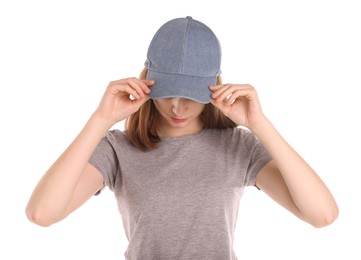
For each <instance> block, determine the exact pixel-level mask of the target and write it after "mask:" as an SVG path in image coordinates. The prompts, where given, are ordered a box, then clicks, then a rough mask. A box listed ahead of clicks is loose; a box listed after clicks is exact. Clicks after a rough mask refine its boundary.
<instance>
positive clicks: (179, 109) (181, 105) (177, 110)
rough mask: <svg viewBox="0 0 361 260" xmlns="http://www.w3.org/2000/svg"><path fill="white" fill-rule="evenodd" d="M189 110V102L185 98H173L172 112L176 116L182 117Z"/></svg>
mask: <svg viewBox="0 0 361 260" xmlns="http://www.w3.org/2000/svg"><path fill="white" fill-rule="evenodd" d="M186 110H187V102H186V100H185V99H184V98H172V112H173V114H175V115H176V116H180V115H182V114H183V113H184V112H185V111H186Z"/></svg>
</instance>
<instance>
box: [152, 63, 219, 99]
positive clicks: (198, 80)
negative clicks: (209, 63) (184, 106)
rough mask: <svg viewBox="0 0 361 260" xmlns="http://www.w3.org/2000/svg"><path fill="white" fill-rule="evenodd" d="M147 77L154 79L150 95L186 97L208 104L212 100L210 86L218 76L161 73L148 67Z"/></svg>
mask: <svg viewBox="0 0 361 260" xmlns="http://www.w3.org/2000/svg"><path fill="white" fill-rule="evenodd" d="M147 79H150V80H154V81H155V83H154V85H153V86H151V88H150V90H151V93H150V94H149V96H150V97H151V98H152V99H159V98H186V99H191V100H193V101H196V102H199V103H203V104H207V103H210V102H211V94H212V91H210V89H209V86H211V85H215V84H216V81H217V77H216V76H215V77H199V76H191V75H184V74H170V73H161V72H156V71H153V70H149V69H148V73H147Z"/></svg>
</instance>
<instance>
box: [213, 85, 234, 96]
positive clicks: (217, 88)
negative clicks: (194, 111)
mask: <svg viewBox="0 0 361 260" xmlns="http://www.w3.org/2000/svg"><path fill="white" fill-rule="evenodd" d="M229 86H230V85H229V84H225V85H215V86H210V87H209V89H210V90H211V91H213V93H212V98H214V99H216V98H217V97H218V96H219V95H221V94H222V93H223V92H224V91H225V90H226V89H227V88H228V87H229Z"/></svg>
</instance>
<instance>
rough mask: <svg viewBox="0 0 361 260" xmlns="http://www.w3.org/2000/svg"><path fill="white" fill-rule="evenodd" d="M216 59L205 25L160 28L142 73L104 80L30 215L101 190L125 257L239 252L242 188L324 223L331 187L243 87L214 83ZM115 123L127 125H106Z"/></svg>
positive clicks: (332, 209) (62, 211)
mask: <svg viewBox="0 0 361 260" xmlns="http://www.w3.org/2000/svg"><path fill="white" fill-rule="evenodd" d="M220 63H221V49H220V45H219V41H218V39H217V37H216V36H215V35H214V33H213V32H212V30H211V29H210V28H208V27H207V26H206V25H204V24H203V23H201V22H199V21H196V20H193V19H192V18H191V17H186V18H177V19H173V20H171V21H169V22H167V23H165V24H164V25H163V26H162V27H161V28H160V29H159V30H158V31H157V33H156V34H155V35H154V38H153V40H152V42H151V44H150V46H149V49H148V53H147V60H146V62H145V66H146V68H145V69H144V70H143V72H142V74H141V76H140V77H139V79H138V78H127V79H121V80H117V81H113V82H111V83H110V84H109V86H108V87H107V89H106V91H105V93H104V95H103V98H102V100H101V102H100V104H99V106H98V108H97V109H96V110H95V112H94V113H93V114H92V115H91V117H90V119H89V120H88V122H87V124H86V125H85V126H84V128H83V130H82V131H81V132H80V134H79V135H78V136H77V137H76V138H75V140H74V141H73V142H72V143H71V145H70V146H69V147H68V148H67V149H66V150H65V151H64V153H63V154H62V155H61V156H60V157H59V159H58V160H57V161H56V162H55V163H54V164H53V165H52V166H51V167H50V169H49V170H48V171H47V172H46V174H45V175H44V176H43V177H42V179H41V180H40V181H39V183H38V185H37V186H36V188H35V190H34V192H33V194H32V196H31V198H30V200H29V203H28V205H27V208H26V214H27V216H28V218H29V219H30V220H31V221H32V222H34V223H36V224H38V225H41V226H49V225H51V224H53V223H56V222H58V221H60V220H62V219H63V218H65V217H66V216H68V215H69V214H70V213H71V212H73V211H74V210H75V209H77V208H78V207H79V206H80V205H82V204H83V203H84V202H85V201H87V200H88V199H89V198H90V197H91V196H93V195H94V194H97V193H99V192H100V191H101V189H102V188H103V187H104V186H108V187H109V188H110V189H111V190H112V191H113V192H114V194H115V196H116V200H117V203H118V207H119V211H120V213H121V216H122V219H123V224H124V228H125V232H126V235H127V237H128V240H129V245H128V248H127V251H126V252H125V257H126V259H237V258H236V256H235V254H234V251H233V245H232V242H233V236H234V229H235V224H236V218H237V212H238V205H239V200H240V198H241V196H242V193H243V191H244V188H245V187H246V186H252V185H253V186H256V187H257V188H258V189H260V190H263V191H264V192H265V193H266V194H268V195H269V196H270V197H271V198H273V199H274V200H275V201H276V202H278V203H279V204H280V205H282V206H283V207H285V208H286V209H287V210H289V211H290V212H292V213H293V214H294V215H295V216H297V217H298V218H300V219H301V220H303V221H306V222H308V223H310V224H311V225H313V226H315V227H323V226H326V225H329V224H330V223H332V222H333V221H334V220H335V219H336V218H337V215H338V208H337V205H336V202H335V200H334V199H333V197H332V195H331V193H330V192H329V190H328V188H327V187H326V186H325V184H324V183H323V182H322V180H321V179H320V178H319V177H318V175H317V174H316V173H315V172H314V171H313V169H312V168H311V167H310V166H309V165H308V164H307V163H306V162H305V161H304V160H303V159H302V158H301V157H300V156H299V155H298V154H297V153H296V151H294V149H293V148H292V147H291V146H290V145H289V144H288V143H287V142H286V141H285V140H284V139H283V138H282V136H281V135H280V134H279V133H278V131H277V130H276V128H275V127H274V126H273V125H272V123H271V122H270V121H269V120H268V119H267V117H266V116H265V114H264V113H263V111H262V109H261V106H260V103H259V99H258V97H257V92H256V90H255V89H254V88H253V87H252V86H251V85H248V84H222V83H221V78H220ZM122 120H127V122H126V130H125V131H119V130H112V131H109V129H110V128H111V127H112V126H113V125H114V124H115V123H117V122H119V121H122ZM237 126H243V127H244V128H243V127H242V128H241V127H237Z"/></svg>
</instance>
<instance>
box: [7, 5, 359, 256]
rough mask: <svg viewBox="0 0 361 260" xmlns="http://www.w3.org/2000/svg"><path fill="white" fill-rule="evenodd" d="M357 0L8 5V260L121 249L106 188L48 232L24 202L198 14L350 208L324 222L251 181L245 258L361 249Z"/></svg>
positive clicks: (241, 238) (244, 212)
mask: <svg viewBox="0 0 361 260" xmlns="http://www.w3.org/2000/svg"><path fill="white" fill-rule="evenodd" d="M357 2H358V1H356V0H355V1H350V0H343V1H341V0H339V1H332V0H329V1H317V0H313V1H311V0H307V1H305V0H304V1H287V0H284V1H281V0H274V1H267V0H264V1H257V0H249V1H209V0H208V1H194V0H193V1H190V0H182V1H158V0H153V1H135V0H133V1H85V0H84V1H70V0H66V1H65V0H63V1H45V0H44V1H39V0H34V1H25V0H23V1H16V0H14V1H1V3H0V122H1V127H0V131H1V134H0V152H1V156H0V159H1V189H0V191H1V196H0V205H1V214H0V218H1V221H0V238H1V241H2V242H1V246H0V248H1V249H0V259H53V260H55V259H123V258H124V257H123V253H124V251H125V249H126V245H127V241H126V238H125V235H124V231H123V227H122V223H121V218H120V215H119V213H118V211H117V208H116V203H115V199H114V198H113V194H112V193H111V192H110V191H109V190H105V191H104V192H103V193H102V195H101V196H98V197H94V198H92V199H91V200H90V201H89V202H88V203H86V204H85V205H84V206H83V207H82V208H80V209H79V210H78V211H76V212H75V213H73V214H72V215H71V216H70V217H68V218H67V219H65V220H64V221H62V222H60V223H57V224H55V225H53V226H51V227H48V228H42V227H38V226H36V225H34V224H31V223H30V222H29V221H28V220H27V219H26V217H25V213H24V209H25V206H26V203H27V200H28V198H29V196H30V194H31V192H32V190H33V188H34V186H35V185H36V183H37V181H38V180H39V179H40V177H41V176H42V175H43V173H44V172H45V171H46V170H47V168H48V167H49V166H50V165H51V163H52V162H53V161H54V160H55V159H56V158H57V157H58V156H59V155H60V153H61V152H62V151H63V150H64V149H65V148H66V147H67V146H68V145H69V143H70V142H71V141H72V140H73V139H74V137H75V136H76V135H77V134H78V132H79V131H80V129H81V128H82V127H83V125H84V123H85V122H86V121H87V119H88V117H89V116H90V114H91V113H92V112H93V111H94V109H95V108H96V106H97V104H98V102H99V100H100V98H101V95H102V94H103V91H104V89H105V87H106V86H107V84H108V82H109V81H111V80H116V79H120V78H124V77H129V76H138V74H139V72H140V71H141V69H142V68H143V63H144V61H145V55H146V51H147V48H148V44H149V43H150V40H151V37H152V36H153V34H154V33H155V32H156V30H157V29H158V28H159V27H160V26H161V25H162V24H163V23H165V22H166V21H168V20H170V19H173V18H177V17H185V16H188V15H190V16H193V18H194V19H197V20H200V21H202V22H204V23H206V24H207V25H209V26H210V27H211V28H212V29H213V31H214V32H215V33H216V34H217V36H218V38H219V39H220V41H221V44H222V50H223V61H222V71H223V80H224V82H232V83H235V82H236V83H250V84H253V85H254V86H255V87H256V89H257V90H258V93H259V96H260V99H261V103H262V106H263V109H264V111H265V113H266V114H267V116H268V117H269V118H270V120H271V121H272V122H273V123H274V125H275V126H276V127H277V128H278V130H279V131H280V132H281V133H282V134H283V136H284V137H285V138H286V140H288V142H289V143H290V144H291V145H292V146H293V147H294V148H295V149H296V150H297V151H298V152H299V153H300V154H301V155H302V156H303V157H304V158H305V159H306V160H307V161H308V162H309V163H310V164H311V165H312V166H313V168H314V169H315V170H316V171H317V172H318V174H319V175H320V176H321V178H322V179H323V180H324V181H325V182H326V184H327V185H328V187H329V188H330V190H331V191H332V192H333V194H334V196H335V198H336V200H337V202H338V204H339V207H340V216H339V218H338V219H337V220H336V222H335V223H333V224H332V225H330V226H328V227H325V228H322V229H315V228H313V227H311V226H310V225H308V224H306V223H304V222H302V221H300V220H298V219H297V218H296V217H294V216H292V215H291V214H290V213H288V212H287V211H286V210H284V209H283V208H281V207H280V206H278V205H277V204H275V203H274V202H273V201H271V200H270V199H269V198H268V197H267V196H265V195H264V194H263V193H262V192H259V191H257V190H256V189H253V188H249V189H247V190H246V193H245V195H244V197H243V200H242V201H241V204H240V209H239V214H238V223H237V228H236V237H235V241H234V248H235V251H236V253H237V255H238V257H239V259H248V260H251V259H252V260H254V259H269V258H271V259H294V260H296V259H348V260H350V259H361V253H360V232H361V228H360V223H359V220H360V219H361V213H360V198H361V192H360V190H361V189H359V183H360V174H361V172H360V166H359V162H360V146H361V142H360V132H361V128H360V112H361V105H360V104H361V102H360V89H361V79H360V76H361V73H360V72H361V51H360V49H361V48H360V46H361V40H360V32H361V29H360V25H361V15H360V13H361V9H360V7H359V6H360V5H358V4H357ZM115 127H120V128H122V127H123V125H122V124H119V125H116V126H115Z"/></svg>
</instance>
